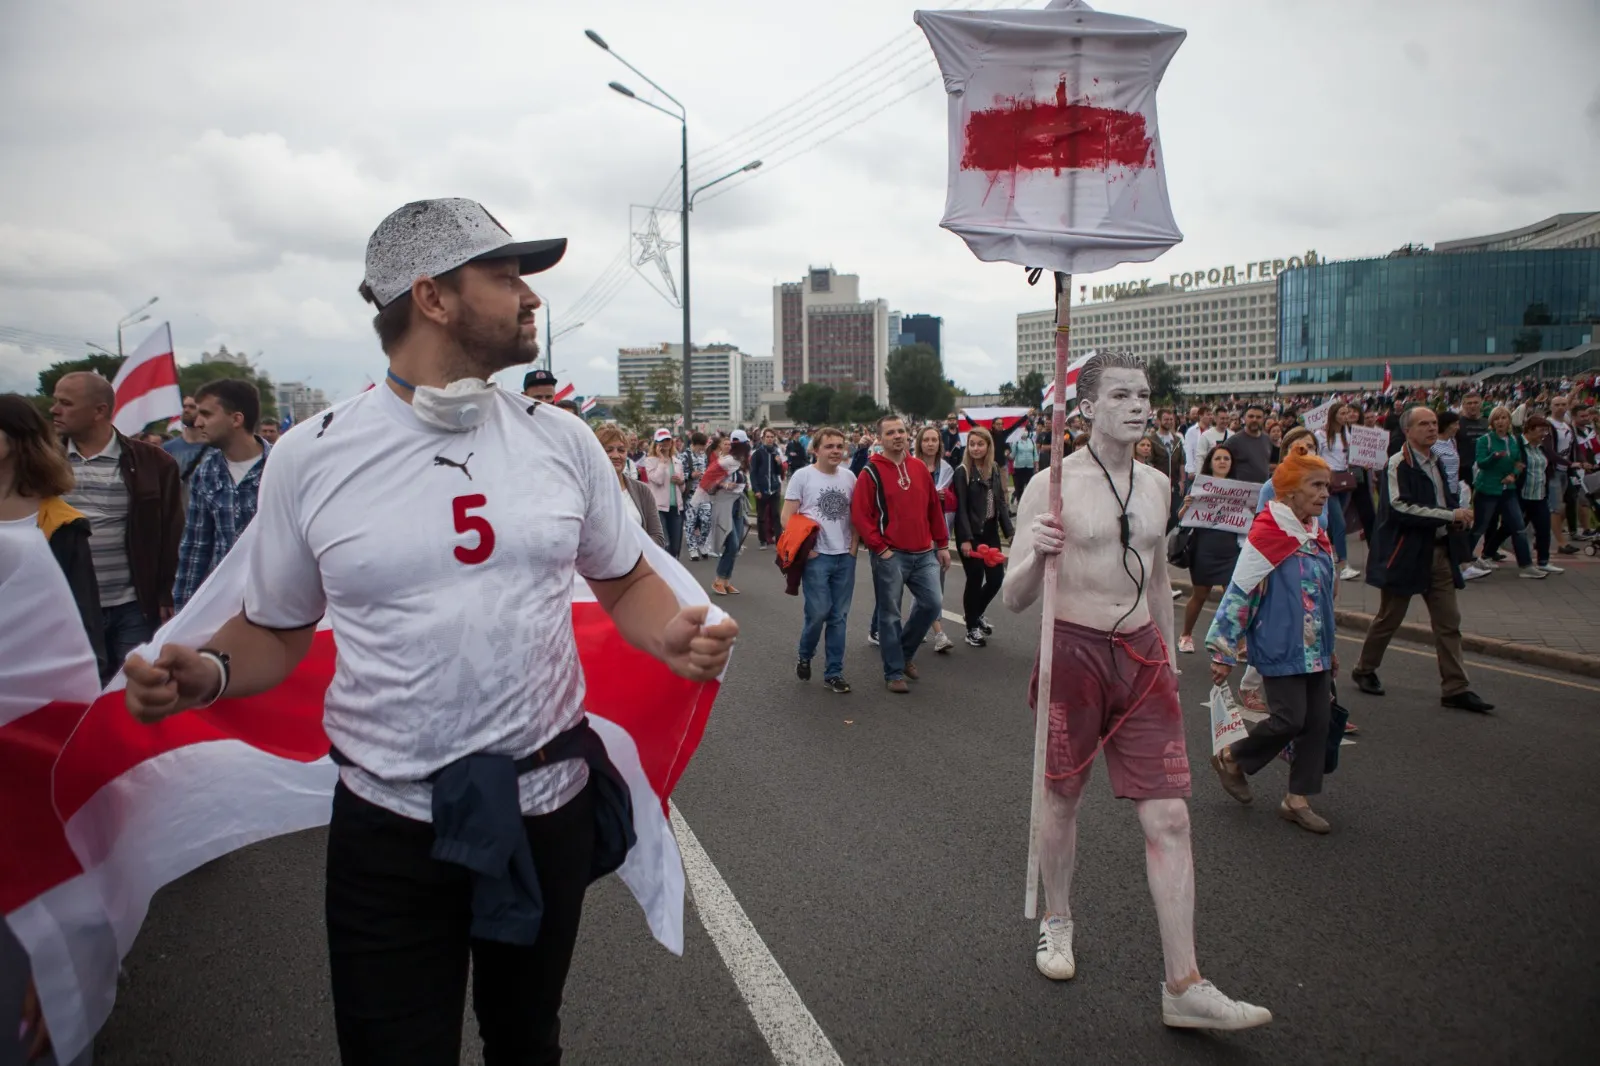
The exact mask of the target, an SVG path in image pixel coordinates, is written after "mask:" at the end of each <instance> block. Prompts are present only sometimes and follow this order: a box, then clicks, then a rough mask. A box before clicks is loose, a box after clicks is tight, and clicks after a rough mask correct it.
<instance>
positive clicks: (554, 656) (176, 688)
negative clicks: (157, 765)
mask: <svg viewBox="0 0 1600 1066" xmlns="http://www.w3.org/2000/svg"><path fill="white" fill-rule="evenodd" d="M565 250H566V241H565V240H564V239H557V240H544V241H529V242H522V243H515V242H513V241H512V240H511V237H510V235H509V234H507V233H506V232H505V230H504V228H503V227H501V225H500V224H499V223H498V222H497V221H495V219H494V218H493V217H492V216H491V215H490V214H489V213H488V212H487V211H485V210H484V209H483V208H482V207H481V206H480V205H478V204H476V203H473V202H472V201H469V200H458V199H451V200H425V201H419V202H416V203H411V204H407V205H406V206H404V207H402V208H400V209H399V210H398V211H396V212H394V213H393V214H391V215H390V216H389V217H388V218H386V219H385V220H384V221H383V223H382V224H381V225H379V227H378V229H377V231H376V232H375V233H374V234H373V236H372V239H371V240H370V241H369V243H368V245H367V257H366V280H365V281H364V282H363V284H362V286H361V293H362V295H363V296H364V297H366V299H368V300H369V301H370V302H372V303H373V304H375V305H376V306H377V307H378V309H379V310H378V314H377V317H376V318H375V319H374V323H373V324H374V327H375V329H376V330H377V333H378V338H379V341H380V343H381V344H382V347H383V349H384V351H385V352H386V353H387V354H388V356H389V373H388V380H387V383H386V384H385V386H384V387H382V388H376V389H371V390H369V391H367V392H364V393H361V394H360V395H358V396H356V397H355V398H353V399H351V400H347V401H345V402H343V403H340V404H338V405H336V406H335V407H333V408H332V409H330V410H329V411H327V412H325V413H324V414H323V415H322V416H321V417H319V418H316V419H313V420H310V421H307V422H303V423H301V424H300V425H297V426H295V427H294V429H292V430H291V431H290V432H288V433H287V434H285V435H284V436H283V438H282V440H281V441H280V442H279V444H278V446H277V447H276V448H275V449H274V450H273V456H272V462H271V463H270V464H268V465H267V467H266V470H265V475H264V477H263V479H262V483H261V491H260V506H259V509H258V511H257V514H256V518H255V524H256V525H258V526H260V527H261V528H260V529H258V530H257V535H256V536H255V538H254V543H253V545H252V547H251V551H252V557H251V574H250V584H249V588H248V590H247V592H246V595H245V602H244V610H243V611H242V612H241V613H240V614H239V615H238V616H236V617H235V618H233V619H232V620H231V621H229V622H228V623H227V624H226V625H225V626H223V628H222V629H221V630H220V631H219V632H218V633H217V634H216V636H215V637H214V638H213V640H212V647H210V648H205V649H200V650H198V651H197V650H194V649H190V648H181V647H175V646H173V645H170V644H169V645H167V646H166V647H165V648H164V649H163V650H162V653H161V655H160V657H159V658H158V659H157V660H156V661H155V662H154V663H153V664H150V663H145V662H143V661H142V660H140V659H138V658H137V657H135V658H132V659H130V660H129V662H128V667H127V676H128V690H127V703H128V706H129V709H130V710H131V711H132V712H133V713H134V715H135V716H137V717H139V718H140V719H142V720H146V721H153V720H156V719H159V718H162V717H164V716H166V715H169V714H174V713H177V712H180V711H182V710H185V709H187V708H190V707H197V706H205V705H206V704H208V703H210V702H211V701H213V700H216V699H217V698H219V697H220V696H222V695H223V694H226V695H228V696H230V697H239V696H248V695H251V694H254V693H260V692H264V691H266V690H268V689H270V688H272V687H273V686H275V685H277V684H278V683H279V682H281V681H282V680H283V679H284V678H285V677H286V676H287V675H288V674H289V673H290V671H291V670H292V669H293V668H294V667H295V665H296V664H297V663H298V662H299V661H300V660H301V659H302V658H303V657H304V656H305V654H306V652H307V650H308V649H309V648H310V646H311V642H312V635H313V632H314V630H315V628H316V625H317V621H318V620H319V619H320V618H322V617H323V615H324V614H326V615H327V617H328V619H329V621H330V622H331V624H332V628H333V635H334V639H335V641H336V643H337V644H338V649H339V655H338V666H337V668H336V672H335V674H334V678H333V682H332V684H331V685H330V686H329V688H328V692H327V696H326V701H325V712H324V726H325V728H326V730H327V733H328V737H329V739H330V740H331V741H332V742H333V744H334V747H335V754H334V758H335V761H336V762H339V763H340V765H341V767H342V769H341V772H340V780H339V785H338V787H337V789H336V790H335V793H334V800H333V816H332V820H331V822H330V824H329V830H328V859H327V867H328V875H327V876H328V884H327V899H326V909H327V925H328V947H329V956H330V962H331V967H330V969H331V975H332V987H333V1003H334V1018H335V1022H336V1027H337V1031H338V1037H339V1050H340V1055H341V1057H342V1059H343V1061H344V1062H345V1063H346V1064H373V1066H380V1064H381V1066H393V1064H397V1063H417V1064H430V1066H431V1064H443V1063H451V1064H454V1063H456V1062H457V1061H458V1060H459V1055H460V1043H461V1020H462V1012H463V1006H464V1001H465V997H466V986H467V972H468V959H469V955H470V959H471V964H472V974H473V981H474V988H473V1007H474V1010H475V1012H476V1014H477V1018H478V1024H479V1028H480V1031H481V1033H482V1035H483V1045H484V1058H485V1061H487V1062H490V1063H496V1062H516V1063H524V1062H528V1063H532V1062H557V1061H559V1059H560V1055H561V1048H560V1020H559V1012H560V1006H561V995H562V988H563V986H564V984H565V982H566V976H567V970H568V967H569V965H570V962H571V957H572V950H573V945H574V943H575V941H576V938H577V932H578V923H579V918H580V916H581V913H582V907H583V897H584V891H585V888H586V887H587V885H588V883H589V880H590V877H591V864H592V862H593V863H595V864H598V863H599V860H600V858H601V857H602V856H609V854H610V850H609V849H606V848H603V847H602V845H604V844H605V843H606V838H607V834H606V833H604V832H602V826H603V824H611V825H615V824H616V823H614V822H613V823H603V822H602V820H601V819H602V818H603V817H609V816H614V815H615V814H616V813H617V811H616V804H617V802H618V801H617V800H616V798H615V793H614V792H613V791H611V790H609V789H607V788H606V787H605V786H606V784H607V782H608V781H609V780H610V777H609V776H608V774H607V771H608V770H609V771H610V774H614V773H615V770H614V769H612V768H610V767H609V764H608V763H604V762H603V755H601V756H600V757H599V758H598V759H597V758H592V757H591V753H592V750H593V749H592V747H590V746H589V745H588V741H589V739H591V738H592V736H593V734H592V731H590V730H589V728H588V726H587V724H586V720H585V718H584V715H583V694H584V683H583V674H582V670H581V668H580V666H579V662H578V651H577V646H576V641H575V638H574V636H573V630H572V624H571V617H572V612H571V594H572V585H573V581H574V576H575V575H581V576H583V577H584V578H586V579H587V580H588V582H589V585H590V587H591V588H592V589H593V590H594V594H595V597H596V599H597V600H598V601H599V602H600V604H601V606H602V607H603V608H604V609H605V610H606V611H607V612H608V613H609V614H610V615H611V617H612V619H613V621H614V622H615V624H616V626H617V629H618V630H619V631H620V632H621V633H622V635H623V637H624V638H626V639H627V640H628V642H629V643H631V644H633V645H634V646H635V647H638V648H641V649H644V650H646V651H648V652H649V653H650V654H652V655H654V656H656V657H657V658H659V659H660V660H662V661H663V662H664V663H666V664H667V665H668V666H669V667H671V669H672V670H673V671H675V672H676V673H678V674H680V675H682V676H684V677H687V678H690V679H693V680H709V679H712V678H715V677H716V676H717V675H718V674H719V673H720V672H721V670H722V668H723V666H724V664H725V663H726V662H727V658H728V652H729V649H730V647H731V645H732V643H733V639H734V637H735V635H736V633H737V632H738V627H737V626H736V625H735V624H734V623H733V621H732V620H731V619H730V620H725V621H723V622H719V623H718V624H717V625H715V626H707V625H705V624H704V623H705V608H704V607H703V606H701V607H691V608H687V609H683V610H680V609H679V606H678V602H677V599H676V597H675V596H674V594H673V592H672V590H671V589H670V588H669V587H668V586H667V584H666V583H665V582H664V581H663V580H662V579H661V578H660V577H659V576H658V575H656V574H655V573H654V572H653V571H652V570H651V569H650V566H649V563H648V562H647V561H645V559H644V558H643V556H642V554H641V549H640V544H639V539H638V537H637V536H636V535H635V533H634V531H633V530H632V529H631V528H630V523H629V521H628V518H627V515H626V514H625V512H624V509H623V500H622V496H621V495H620V494H619V493H618V492H617V480H616V473H615V471H614V470H613V469H612V467H611V464H610V463H609V462H608V461H607V459H606V454H605V452H604V451H603V450H602V449H601V447H600V444H599V442H598V441H597V440H596V438H595V436H594V434H593V433H591V432H590V431H589V428H588V427H587V426H586V425H585V424H584V423H583V422H582V421H581V420H580V419H578V418H574V417H573V416H571V415H570V414H568V413H566V412H565V411H561V410H559V409H557V408H555V407H552V406H550V405H548V404H541V403H538V402H534V401H530V400H528V399H526V398H524V397H520V396H517V395H515V394H513V393H511V392H509V391H504V390H501V389H498V388H496V387H495V386H494V385H492V384H490V382H489V380H488V379H489V377H490V375H492V374H493V373H495V372H496V371H499V370H503V369H505V368H507V367H511V366H516V365H518V364H524V363H529V362H532V361H533V360H534V359H535V358H536V357H537V355H538V351H539V348H538V340H537V338H538V331H537V326H536V324H535V318H534V311H535V310H536V309H537V308H538V307H539V306H540V301H539V298H538V297H537V296H536V295H535V294H534V293H533V291H532V290H531V289H530V288H529V287H528V286H527V284H526V283H525V282H524V281H523V280H522V276H523V275H526V274H532V273H537V272H539V271H542V270H546V269H549V268H550V267H552V266H554V265H555V264H556V262H557V261H558V260H559V259H560V258H561V256H562V254H563V253H564V252H565ZM530 456H533V457H536V458H537V461H536V462H529V457H530ZM595 743H596V744H598V741H597V740H596V741H595ZM575 745H577V746H581V749H582V754H583V756H584V757H583V758H573V757H572V756H571V752H572V751H573V750H574V746H575ZM601 750H602V751H603V748H602V749H601ZM558 752H559V753H560V754H557V753H558ZM596 778H600V780H599V781H598V782H597V781H596ZM436 780H437V782H438V783H437V786H435V784H434V782H435V781H436ZM480 786H481V787H480ZM493 795H498V796H499V797H500V798H501V799H502V800H503V801H504V802H502V803H500V804H495V803H493V802H492V800H478V799H477V797H480V796H493ZM462 797H466V798H465V799H463V798H462ZM475 802H476V805H474V803H475ZM441 812H443V813H441ZM458 816H461V817H465V818H466V819H467V822H468V825H469V828H470V829H474V830H476V829H481V828H485V827H488V828H487V830H486V831H491V830H492V831H493V833H495V834H498V835H492V834H491V836H490V839H491V840H492V842H493V844H494V845H495V846H496V847H499V846H505V847H507V848H510V849H511V850H512V851H513V853H514V855H517V856H519V858H518V859H517V860H516V861H519V862H520V856H522V855H525V854H529V853H531V869H532V870H533V871H535V872H536V875H537V876H536V880H537V886H536V887H537V890H538V891H537V893H533V892H524V893H523V894H522V896H520V897H518V898H516V899H514V900H513V901H512V902H513V903H514V904H515V905H516V906H515V907H513V908H511V909H509V910H507V911H491V910H490V909H489V908H487V907H485V906H480V903H482V898H483V895H484V890H485V882H486V881H488V880H489V879H477V878H475V877H473V875H471V874H470V873H469V871H468V870H467V869H466V868H465V867H463V866H459V865H456V864H454V863H451V862H445V861H441V860H437V859H434V858H433V857H432V855H431V854H430V851H431V849H432V848H433V846H434V843H435V834H436V831H437V832H438V834H439V842H440V843H441V844H449V843H452V841H451V840H450V839H447V837H446V827H447V826H451V825H456V824H457V822H456V819H457V817H458ZM430 820H434V822H435V824H434V825H431V826H430V824H429V822H430ZM508 823H509V827H510V828H509V831H507V824H508ZM611 836H612V837H613V838H614V837H615V834H614V833H613V834H611ZM460 839H465V836H463V837H462V838H460ZM621 846H622V851H623V852H624V853H625V852H626V848H627V842H626V841H625V840H624V841H623V843H622V845H621ZM616 861H617V862H618V863H620V861H621V860H620V857H619V858H617V860H616ZM513 869H514V872H515V869H516V867H515V864H514V867H513ZM522 869H524V870H527V869H530V867H527V866H523V867H522ZM494 880H496V881H498V882H509V881H512V880H515V877H512V878H506V877H502V878H497V879H494ZM495 902H499V901H498V900H496V901H495ZM530 903H531V906H532V908H533V909H532V911H531V914H530V913H529V912H528V911H527V910H526V909H525V906H524V905H526V904H530Z"/></svg>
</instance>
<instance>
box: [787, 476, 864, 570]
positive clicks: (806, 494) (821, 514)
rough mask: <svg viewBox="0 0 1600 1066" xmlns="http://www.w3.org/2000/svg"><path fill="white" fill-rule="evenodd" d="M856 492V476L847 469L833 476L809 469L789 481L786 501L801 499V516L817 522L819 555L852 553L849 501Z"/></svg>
mask: <svg viewBox="0 0 1600 1066" xmlns="http://www.w3.org/2000/svg"><path fill="white" fill-rule="evenodd" d="M855 491H856V476H855V475H854V474H852V473H851V472H850V470H849V468H848V467H845V466H840V467H839V469H838V470H836V471H834V472H833V473H832V474H824V473H823V472H822V471H821V470H820V469H818V468H817V467H815V466H808V467H805V468H803V469H801V470H797V471H796V472H795V474H794V476H793V477H791V478H790V479H789V487H788V488H787V489H785V490H784V493H783V498H784V499H786V500H798V501H799V502H800V514H802V515H804V516H805V517H807V518H809V519H811V520H812V521H813V522H815V523H817V526H818V532H817V554H818V555H848V554H849V553H850V532H851V531H850V500H851V498H852V497H853V496H854V495H855Z"/></svg>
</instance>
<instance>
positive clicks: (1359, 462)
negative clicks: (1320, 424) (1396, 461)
mask: <svg viewBox="0 0 1600 1066" xmlns="http://www.w3.org/2000/svg"><path fill="white" fill-rule="evenodd" d="M1346 432H1347V433H1348V434H1349V438H1350V465H1351V466H1359V467H1361V468H1362V469H1364V470H1382V469H1383V468H1384V465H1385V464H1387V463H1388V461H1389V431H1388V430H1386V429H1378V428H1376V427H1375V426H1351V427H1349V429H1348V430H1347V431H1346Z"/></svg>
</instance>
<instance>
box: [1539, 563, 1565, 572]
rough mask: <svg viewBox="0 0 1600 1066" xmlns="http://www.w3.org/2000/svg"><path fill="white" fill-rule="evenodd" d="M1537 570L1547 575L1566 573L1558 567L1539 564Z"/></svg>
mask: <svg viewBox="0 0 1600 1066" xmlns="http://www.w3.org/2000/svg"><path fill="white" fill-rule="evenodd" d="M1539 569H1540V570H1543V571H1544V572H1545V573H1547V574H1564V573H1566V572H1567V571H1566V570H1565V569H1564V568H1562V567H1559V566H1552V565H1551V564H1549V563H1540V564H1539Z"/></svg>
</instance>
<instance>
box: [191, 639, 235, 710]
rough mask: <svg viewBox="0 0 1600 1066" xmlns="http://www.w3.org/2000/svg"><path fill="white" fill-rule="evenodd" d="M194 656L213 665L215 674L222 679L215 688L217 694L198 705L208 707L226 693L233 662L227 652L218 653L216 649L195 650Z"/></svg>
mask: <svg viewBox="0 0 1600 1066" xmlns="http://www.w3.org/2000/svg"><path fill="white" fill-rule="evenodd" d="M195 654H196V655H198V656H200V658H202V659H205V660H206V661H207V662H210V663H212V664H214V665H215V666H216V668H217V673H218V674H219V675H221V678H222V681H221V684H219V685H218V686H217V694H216V695H214V696H212V697H211V698H210V699H209V700H206V702H204V703H202V704H200V705H199V706H200V707H209V706H211V705H212V704H213V703H216V702H217V701H218V700H220V699H221V698H222V695H223V693H225V692H227V691H228V680H229V678H230V677H231V676H232V674H233V669H232V663H233V660H232V659H231V658H230V657H229V655H228V653H227V652H225V651H218V650H217V649H216V648H198V649H196V651H195ZM197 709H198V708H197Z"/></svg>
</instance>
